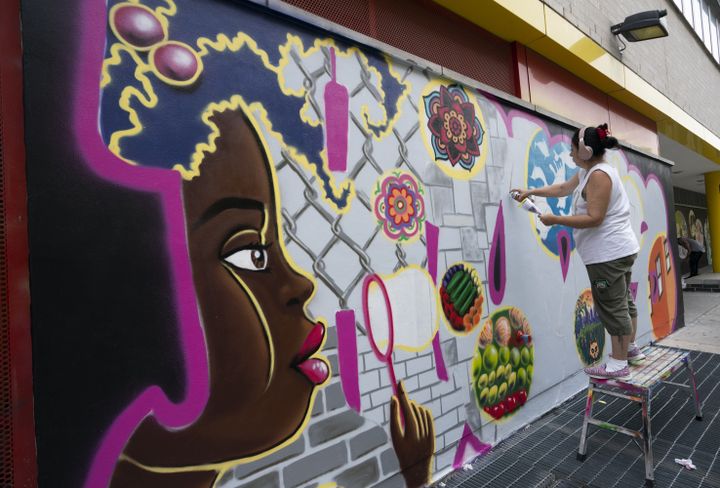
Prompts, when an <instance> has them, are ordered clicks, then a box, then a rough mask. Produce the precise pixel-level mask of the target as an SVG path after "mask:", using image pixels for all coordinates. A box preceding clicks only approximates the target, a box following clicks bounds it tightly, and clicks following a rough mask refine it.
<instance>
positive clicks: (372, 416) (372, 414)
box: [362, 407, 385, 425]
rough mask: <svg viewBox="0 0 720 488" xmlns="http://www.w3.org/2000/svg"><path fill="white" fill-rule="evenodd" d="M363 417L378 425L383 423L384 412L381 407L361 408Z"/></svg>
mask: <svg viewBox="0 0 720 488" xmlns="http://www.w3.org/2000/svg"><path fill="white" fill-rule="evenodd" d="M362 414H363V417H365V419H366V420H368V421H370V422H374V423H376V424H378V425H382V424H383V423H385V413H384V412H383V407H376V408H373V409H370V410H363V413H362Z"/></svg>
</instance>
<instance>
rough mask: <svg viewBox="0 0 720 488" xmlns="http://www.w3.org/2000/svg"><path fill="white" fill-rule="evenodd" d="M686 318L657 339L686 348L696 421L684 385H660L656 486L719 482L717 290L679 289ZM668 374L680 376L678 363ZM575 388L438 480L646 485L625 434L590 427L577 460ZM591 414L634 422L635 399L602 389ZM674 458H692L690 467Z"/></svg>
mask: <svg viewBox="0 0 720 488" xmlns="http://www.w3.org/2000/svg"><path fill="white" fill-rule="evenodd" d="M683 298H684V300H685V323H686V326H685V327H684V328H683V329H681V330H679V331H678V332H676V333H675V334H672V335H671V336H670V337H668V338H666V339H665V340H663V341H661V342H660V343H659V344H661V345H666V346H672V347H680V348H684V349H690V350H693V351H695V352H693V354H692V360H693V364H694V366H695V370H696V378H697V380H698V391H699V394H700V398H701V399H702V400H703V402H704V404H703V416H704V419H703V421H701V422H698V421H696V420H695V414H694V410H693V404H692V402H691V401H690V398H689V396H688V395H687V394H685V393H684V392H681V391H680V390H678V389H677V388H674V387H671V386H661V387H659V388H658V389H657V391H656V394H655V396H654V397H653V406H654V408H653V411H652V426H653V437H654V441H653V445H654V449H653V451H654V456H655V487H658V488H666V487H667V488H670V487H671V488H699V487H704V488H710V487H720V460H718V457H719V456H718V454H719V452H720V294H718V293H713V292H685V293H684V294H683ZM668 380H669V381H676V382H683V383H684V382H686V374H685V372H684V371H682V370H680V371H678V372H676V373H675V374H673V375H672V376H671V377H670V378H668ZM585 400H586V394H585V392H580V393H579V394H577V395H576V396H575V397H573V398H571V399H570V400H568V401H567V402H565V403H564V404H562V405H560V406H559V407H557V408H556V409H554V410H552V411H551V412H549V413H548V414H546V415H545V416H543V417H542V418H540V419H539V420H537V421H536V422H534V423H532V424H531V425H529V426H527V427H526V428H525V429H524V430H521V431H520V432H517V433H515V434H514V435H512V436H511V437H510V438H508V439H506V440H505V441H503V442H501V443H500V444H498V445H497V446H495V447H494V448H493V450H492V451H490V452H489V453H488V454H487V455H485V456H483V457H481V458H479V459H476V460H475V461H474V462H473V463H472V464H471V465H470V466H469V468H471V469H467V470H464V471H457V472H455V473H453V474H451V475H449V476H448V477H447V478H445V479H444V480H442V481H441V482H438V483H437V484H436V485H435V486H438V487H443V488H456V487H457V488H482V487H487V488H509V487H512V488H532V487H537V488H611V487H612V488H623V487H632V488H640V487H643V486H645V466H644V461H643V455H642V452H641V451H640V450H639V449H638V447H637V446H636V445H635V443H634V442H633V440H632V439H631V438H629V437H627V436H625V435H620V434H616V433H613V432H610V431H607V430H603V429H595V430H594V432H595V434H594V435H592V437H590V438H589V443H588V457H587V459H586V460H585V462H580V461H577V460H576V453H577V449H578V443H579V440H580V429H581V427H582V422H583V415H584V409H585ZM602 401H603V402H604V403H601V402H596V405H595V409H594V411H593V415H594V416H595V417H597V418H601V419H603V420H607V421H609V422H612V423H615V424H619V425H623V426H627V427H628V428H631V429H638V428H639V427H640V425H641V419H640V412H639V409H638V408H637V405H636V404H633V403H631V402H628V401H625V400H621V399H617V398H613V397H608V396H606V397H604V398H602ZM675 458H691V459H692V461H693V463H694V464H695V465H696V466H697V469H696V470H693V471H689V470H686V469H684V468H683V467H682V466H680V465H678V464H675V462H674V459H675Z"/></svg>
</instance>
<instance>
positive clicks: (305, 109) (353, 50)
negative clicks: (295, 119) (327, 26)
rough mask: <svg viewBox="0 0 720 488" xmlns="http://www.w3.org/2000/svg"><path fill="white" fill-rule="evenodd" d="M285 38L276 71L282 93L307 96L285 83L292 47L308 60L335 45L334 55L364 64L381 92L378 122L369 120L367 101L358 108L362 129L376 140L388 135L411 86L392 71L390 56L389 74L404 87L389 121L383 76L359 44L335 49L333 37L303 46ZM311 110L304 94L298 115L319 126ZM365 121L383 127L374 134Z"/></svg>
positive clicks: (290, 35) (295, 38)
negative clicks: (285, 70)
mask: <svg viewBox="0 0 720 488" xmlns="http://www.w3.org/2000/svg"><path fill="white" fill-rule="evenodd" d="M287 38H288V41H287V42H286V43H285V44H283V45H282V46H280V52H281V54H282V58H281V61H280V63H279V64H278V71H277V74H278V78H279V80H280V89H281V90H282V92H283V93H284V94H286V95H293V96H296V97H302V96H306V95H307V93H306V91H305V89H304V88H300V89H297V90H292V89H290V88H289V87H288V86H287V82H286V80H285V76H284V75H283V74H282V73H283V70H284V69H285V67H286V66H287V65H288V64H289V63H290V59H291V57H292V56H291V55H290V53H291V52H292V48H293V47H295V52H296V53H297V55H298V56H299V57H300V59H307V58H309V57H310V56H312V55H314V54H315V53H317V52H319V51H320V50H321V49H322V48H327V49H329V48H331V47H332V48H335V55H336V56H338V57H343V58H350V57H352V56H356V57H357V58H358V60H359V62H360V64H361V66H362V67H363V69H365V70H366V71H368V72H369V73H372V74H373V75H375V77H376V78H377V81H378V82H377V84H376V85H374V87H375V89H376V90H378V92H379V94H380V98H381V100H380V101H378V104H379V108H380V111H381V112H382V114H383V115H382V118H381V119H379V120H377V121H375V120H372V118H371V117H370V108H369V107H368V106H367V105H366V104H365V105H362V107H361V108H360V115H361V119H362V122H363V126H364V128H365V130H367V131H368V132H369V133H370V134H372V135H373V137H374V138H375V139H376V140H381V139H383V138H384V137H385V136H386V135H387V134H389V133H390V131H391V130H392V127H393V126H394V125H395V122H396V121H397V120H398V119H399V118H400V115H401V110H400V107H401V105H402V102H403V101H404V99H405V97H407V95H408V93H409V92H410V90H411V89H412V86H411V85H410V82H409V81H402V77H401V76H400V75H399V74H398V73H397V72H395V70H394V69H393V68H392V64H391V61H390V58H389V57H388V56H385V61H386V62H387V64H388V72H389V73H390V75H391V76H392V77H394V78H395V79H396V80H397V82H398V83H399V84H400V85H401V86H403V90H402V93H401V94H400V96H399V97H398V99H397V100H396V102H395V103H396V110H395V115H394V116H393V118H392V119H391V120H389V121H388V116H387V109H386V108H385V104H384V103H383V101H384V100H386V99H387V95H386V94H385V91H384V90H383V88H382V79H383V76H382V73H380V72H379V71H378V70H377V68H375V67H373V66H370V63H369V61H368V58H367V56H366V55H365V53H364V52H362V51H361V50H360V49H359V48H358V47H356V46H350V47H349V48H347V49H346V50H344V51H343V50H341V49H339V48H338V46H337V45H336V43H335V40H334V39H330V38H326V39H316V40H315V42H314V43H313V45H312V46H311V47H309V48H307V49H304V46H303V42H302V40H301V39H300V38H299V37H298V36H294V35H292V34H288V36H287ZM311 109H314V108H313V106H312V104H311V103H310V102H309V100H307V97H306V100H305V103H304V104H303V106H302V108H301V109H300V118H301V120H303V121H304V122H306V123H307V124H309V125H311V126H313V127H317V126H318V125H320V117H318V118H317V119H313V118H311V116H310V115H309V111H310V110H311ZM368 122H370V123H372V124H373V125H376V126H378V127H380V126H384V127H385V129H384V130H382V131H380V133H376V131H375V130H373V129H372V128H371V127H370V126H369V125H368Z"/></svg>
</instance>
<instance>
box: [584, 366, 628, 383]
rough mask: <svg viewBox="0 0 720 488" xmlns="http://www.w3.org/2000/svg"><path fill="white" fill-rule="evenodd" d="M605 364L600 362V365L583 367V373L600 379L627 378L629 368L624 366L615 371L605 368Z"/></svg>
mask: <svg viewBox="0 0 720 488" xmlns="http://www.w3.org/2000/svg"><path fill="white" fill-rule="evenodd" d="M605 367H606V365H605V364H601V365H600V366H591V367H589V368H585V374H586V375H588V376H590V377H591V378H598V379H600V380H629V379H630V369H629V368H628V367H627V366H625V367H624V368H623V369H619V370H617V371H612V372H610V371H608V370H607V369H605Z"/></svg>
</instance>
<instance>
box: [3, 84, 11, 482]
mask: <svg viewBox="0 0 720 488" xmlns="http://www.w3.org/2000/svg"><path fill="white" fill-rule="evenodd" d="M2 103H3V100H2V76H0V107H2ZM2 134H3V125H2V114H1V113H0V189H2V191H0V487H3V488H4V487H11V486H13V464H14V463H13V430H12V427H13V426H12V405H13V403H12V400H13V398H12V388H11V376H10V311H9V310H8V308H9V307H8V301H9V299H8V270H7V252H6V243H7V241H6V238H7V234H6V232H5V162H4V158H3V155H4V152H3V137H2Z"/></svg>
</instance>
